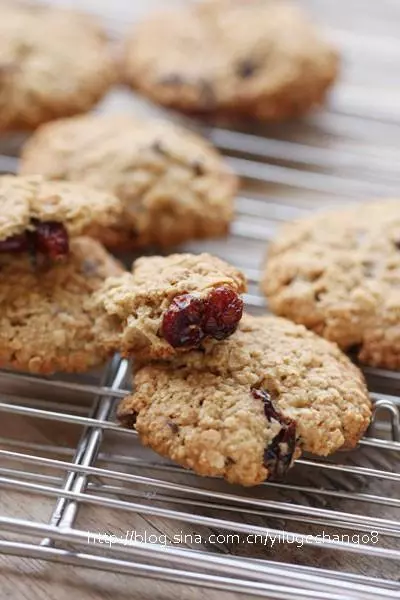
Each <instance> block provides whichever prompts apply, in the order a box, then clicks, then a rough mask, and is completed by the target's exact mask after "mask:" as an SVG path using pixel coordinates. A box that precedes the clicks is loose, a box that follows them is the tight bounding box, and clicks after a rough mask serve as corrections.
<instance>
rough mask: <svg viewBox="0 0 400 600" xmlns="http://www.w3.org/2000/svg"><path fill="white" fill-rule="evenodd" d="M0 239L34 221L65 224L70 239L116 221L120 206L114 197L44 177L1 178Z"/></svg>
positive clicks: (16, 232) (8, 176)
mask: <svg viewBox="0 0 400 600" xmlns="http://www.w3.org/2000/svg"><path fill="white" fill-rule="evenodd" d="M0 206H1V211H0V240H5V239H7V238H9V237H11V236H14V235H18V234H20V233H23V232H24V231H25V230H27V229H29V228H31V227H32V219H36V220H38V221H41V222H46V221H56V222H58V223H63V224H64V225H65V228H66V229H67V231H68V234H69V235H70V236H74V235H79V234H81V233H83V232H85V231H86V230H87V229H88V228H89V227H90V226H93V225H94V224H98V225H103V226H105V225H107V224H113V223H115V222H116V221H117V219H118V218H119V217H120V214H121V203H120V201H119V200H118V199H117V198H116V197H114V196H113V195H112V194H108V193H105V192H100V191H97V190H92V189H90V188H88V187H86V186H84V185H79V184H76V183H67V182H61V181H60V182H58V181H45V180H44V179H42V177H14V176H13V175H4V176H1V177H0Z"/></svg>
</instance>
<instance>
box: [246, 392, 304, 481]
mask: <svg viewBox="0 0 400 600" xmlns="http://www.w3.org/2000/svg"><path fill="white" fill-rule="evenodd" d="M251 393H252V395H253V397H254V398H256V399H257V400H261V401H262V402H263V404H264V413H265V416H266V417H267V419H268V421H269V422H271V421H272V420H274V421H278V423H279V424H280V425H281V430H280V431H279V432H278V433H277V434H276V436H275V437H274V438H273V440H272V441H271V442H270V443H269V444H268V446H267V447H266V448H265V450H264V464H265V466H266V467H267V469H268V471H269V473H270V479H281V478H282V477H283V476H284V475H285V474H286V472H287V470H288V469H289V467H290V466H291V464H292V460H293V454H294V451H295V449H296V422H295V421H293V420H292V419H289V418H288V417H286V416H285V415H283V414H282V413H281V412H280V411H278V410H277V409H276V408H275V407H274V405H273V404H272V400H271V396H270V394H269V393H268V392H267V391H265V390H258V389H255V388H253V389H252V390H251Z"/></svg>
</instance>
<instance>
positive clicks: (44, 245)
mask: <svg viewBox="0 0 400 600" xmlns="http://www.w3.org/2000/svg"><path fill="white" fill-rule="evenodd" d="M21 252H29V253H31V254H32V255H33V256H36V254H37V253H40V254H43V255H44V256H46V257H48V258H50V259H52V260H62V259H65V258H66V257H67V256H68V253H69V235H68V231H67V230H66V229H65V227H64V225H63V224H62V223H57V222H55V221H44V222H41V221H37V220H35V219H34V220H33V221H32V229H27V230H26V231H25V232H24V233H22V234H19V235H14V236H11V237H10V238H6V239H5V240H2V241H0V253H2V254H8V253H10V254H19V253H21Z"/></svg>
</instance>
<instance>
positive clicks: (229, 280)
mask: <svg viewBox="0 0 400 600" xmlns="http://www.w3.org/2000/svg"><path fill="white" fill-rule="evenodd" d="M221 289H222V290H223V292H222V293H224V291H227V292H229V293H230V294H232V296H233V298H231V297H229V298H228V305H224V306H223V307H222V308H223V310H222V316H221V319H222V323H220V321H218V315H215V313H213V312H212V308H209V307H208V304H207V303H208V302H210V299H211V301H213V300H214V301H218V300H219V299H217V300H216V299H215V291H216V290H221ZM245 289H246V282H245V278H244V276H243V275H242V273H241V272H240V271H238V270H237V269H235V268H234V267H232V266H231V265H228V264H227V263H225V262H224V261H222V260H220V259H218V258H216V257H214V256H211V255H209V254H200V255H192V254H171V255H169V256H167V257H162V256H153V257H143V258H139V259H138V260H137V261H136V262H135V263H134V266H133V272H132V273H125V274H124V275H122V276H121V277H115V278H110V279H108V280H107V281H106V282H105V284H104V285H103V286H102V288H101V289H100V290H99V291H98V292H97V293H96V294H95V295H94V299H93V302H94V305H95V307H96V309H97V310H98V318H97V324H96V331H97V334H98V336H99V339H101V340H102V342H103V343H104V344H105V346H107V347H109V348H117V349H118V350H119V351H121V352H123V353H124V354H126V355H130V354H133V355H135V356H136V357H138V358H140V359H143V360H148V359H154V358H167V357H170V356H174V355H175V354H176V353H177V352H179V351H187V349H188V347H189V348H190V347H193V346H198V345H200V344H201V343H202V342H203V341H204V340H205V339H206V338H210V337H217V338H218V337H219V336H218V335H214V336H213V335H212V326H214V331H215V330H216V329H218V332H221V327H222V330H223V331H222V336H221V337H224V336H225V334H227V335H230V333H233V331H234V330H235V329H236V326H237V323H238V321H239V320H240V318H241V315H242V307H243V305H242V300H241V299H240V297H239V294H240V293H241V292H243V291H245ZM188 297H189V298H188ZM179 299H181V300H182V301H184V300H189V304H190V301H191V300H193V301H194V302H195V303H196V306H197V304H199V305H200V310H204V311H205V313H206V314H205V316H206V317H207V316H208V317H209V320H208V321H207V323H206V324H205V325H204V322H205V320H204V318H203V317H204V315H203V313H202V314H201V322H200V321H198V320H196V319H197V313H196V314H195V318H194V319H192V316H193V313H192V311H191V310H189V313H190V314H189V315H188V311H187V310H186V307H187V303H186V304H184V306H183V312H182V313H179V314H178V315H176V317H175V314H173V315H172V317H171V309H172V311H175V310H177V311H178V312H179V309H180V308H181V307H180V306H179ZM224 299H225V298H224ZM224 299H223V300H224ZM218 306H219V305H218ZM189 309H190V306H189ZM207 311H208V312H207ZM210 311H211V316H210ZM230 311H233V312H234V314H233V315H232V314H231V312H230ZM239 313H240V314H239ZM187 317H188V318H187ZM230 317H232V319H233V321H234V323H233V321H232V323H233V326H232V330H230V329H229V327H228V330H226V329H224V327H223V325H225V324H226V320H228V321H229V323H228V325H229V324H231V321H230V320H229V319H230ZM169 318H172V319H173V320H174V322H173V325H176V326H177V327H180V328H181V329H182V330H183V331H182V336H183V337H184V336H185V335H186V336H188V337H189V340H188V343H185V341H186V338H185V340H184V341H183V343H182V344H177V345H174V344H173V343H172V344H171V341H172V342H173V340H171V338H170V337H169V335H168V331H169V330H168V331H167V329H166V327H168V326H169V324H170V322H168V323H166V322H167V321H168V319H169ZM235 319H236V320H235ZM211 321H212V323H211ZM219 325H220V326H221V327H219V328H218V326H219ZM210 326H211V329H210ZM202 327H204V331H201V333H203V334H204V335H203V336H202V337H199V339H197V338H193V337H191V336H192V332H193V331H195V332H196V331H198V330H199V329H201V328H202ZM218 332H217V333H218ZM221 337H219V339H221ZM167 340H168V341H167ZM193 341H194V343H192V342H193Z"/></svg>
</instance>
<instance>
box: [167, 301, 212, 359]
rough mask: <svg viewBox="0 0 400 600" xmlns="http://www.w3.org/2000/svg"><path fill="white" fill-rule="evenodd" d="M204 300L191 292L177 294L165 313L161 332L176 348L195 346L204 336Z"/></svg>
mask: <svg viewBox="0 0 400 600" xmlns="http://www.w3.org/2000/svg"><path fill="white" fill-rule="evenodd" d="M202 321H203V301H202V300H200V299H199V298H195V297H194V296H192V295H191V294H182V295H180V296H176V297H175V298H174V300H173V302H172V303H171V305H170V307H169V308H168V310H167V311H166V312H165V313H164V317H163V321H162V327H161V332H162V335H163V337H164V338H165V339H166V340H167V342H168V343H169V344H171V346H173V347H174V348H179V347H186V348H195V347H196V346H198V345H199V344H200V342H201V340H202V339H203V338H204V335H205V334H204V332H203V329H202Z"/></svg>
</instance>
